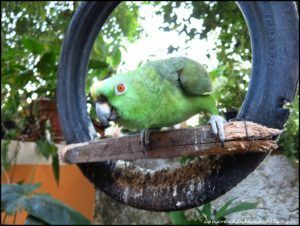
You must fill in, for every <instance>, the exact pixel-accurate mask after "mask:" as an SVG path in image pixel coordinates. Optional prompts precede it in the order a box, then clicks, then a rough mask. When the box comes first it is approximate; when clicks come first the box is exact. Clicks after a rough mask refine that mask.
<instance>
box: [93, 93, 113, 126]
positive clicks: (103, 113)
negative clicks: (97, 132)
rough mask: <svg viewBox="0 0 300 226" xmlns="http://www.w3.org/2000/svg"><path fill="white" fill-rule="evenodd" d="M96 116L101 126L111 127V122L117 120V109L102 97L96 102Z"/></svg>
mask: <svg viewBox="0 0 300 226" xmlns="http://www.w3.org/2000/svg"><path fill="white" fill-rule="evenodd" d="M96 114H97V117H98V119H99V120H100V122H101V124H102V125H103V126H105V127H109V121H114V120H116V119H117V113H116V111H115V109H114V108H113V107H111V105H109V103H108V102H107V101H106V99H105V98H102V97H101V98H99V99H98V101H97V102H96Z"/></svg>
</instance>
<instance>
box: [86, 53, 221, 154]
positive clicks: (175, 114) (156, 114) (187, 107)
mask: <svg viewBox="0 0 300 226" xmlns="http://www.w3.org/2000/svg"><path fill="white" fill-rule="evenodd" d="M90 92H91V96H92V97H93V99H94V100H95V101H96V114H97V117H98V118H99V120H100V122H101V124H102V125H103V126H109V121H115V122H116V123H118V124H119V125H121V126H124V127H125V128H127V129H130V130H142V133H141V142H142V144H143V145H144V147H146V149H148V148H149V136H150V131H151V129H157V128H162V127H169V126H172V125H175V124H177V123H180V122H182V121H185V120H187V119H188V118H190V117H191V116H193V115H195V114H197V113H199V112H201V111H204V112H208V113H210V114H211V118H210V121H209V123H210V124H211V126H212V131H213V133H214V134H215V135H219V139H220V141H221V143H222V145H223V143H224V140H225V133H224V123H225V122H226V121H225V119H224V118H223V117H221V116H219V115H218V109H217V107H216V101H215V98H214V97H213V93H212V87H211V82H210V78H209V76H208V73H207V72H206V70H205V68H204V67H203V66H202V65H201V64H199V63H197V62H196V61H194V60H191V59H189V58H186V57H172V58H168V59H164V60H156V61H152V62H148V63H146V64H145V65H143V66H141V67H138V68H137V69H136V70H134V71H131V72H127V73H122V74H118V75H114V76H112V77H109V78H107V79H104V80H102V81H98V82H95V83H94V84H93V85H92V87H91V89H90Z"/></svg>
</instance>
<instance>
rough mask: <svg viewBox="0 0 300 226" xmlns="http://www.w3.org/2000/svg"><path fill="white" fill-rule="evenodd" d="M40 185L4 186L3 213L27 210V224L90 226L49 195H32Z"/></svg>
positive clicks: (78, 215) (2, 191)
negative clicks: (76, 225)
mask: <svg viewBox="0 0 300 226" xmlns="http://www.w3.org/2000/svg"><path fill="white" fill-rule="evenodd" d="M39 186H40V184H22V185H20V184H2V185H1V212H6V213H7V214H14V213H16V212H17V211H19V210H22V209H25V211H26V212H27V213H28V214H29V219H28V220H27V221H26V223H27V224H37V223H41V222H42V223H46V224H60V225H62V224H71V225H73V224H90V221H89V220H88V219H86V218H85V217H84V216H82V215H81V214H80V213H78V212H77V211H75V210H74V209H72V208H70V207H69V206H67V205H65V204H63V203H62V202H60V201H58V200H56V199H54V198H52V197H51V196H50V195H48V194H32V193H33V191H34V190H36V189H37V188H38V187H39Z"/></svg>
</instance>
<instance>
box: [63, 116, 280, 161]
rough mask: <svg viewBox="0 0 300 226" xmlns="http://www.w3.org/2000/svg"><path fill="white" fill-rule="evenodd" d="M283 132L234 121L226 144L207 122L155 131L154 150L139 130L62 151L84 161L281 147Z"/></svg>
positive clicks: (227, 130)
mask: <svg viewBox="0 0 300 226" xmlns="http://www.w3.org/2000/svg"><path fill="white" fill-rule="evenodd" d="M245 126H246V127H247V129H246V127H245ZM282 132H283V131H282V130H278V129H272V128H268V127H265V126H262V125H259V124H256V123H253V122H248V121H247V122H245V121H234V122H229V123H227V124H226V125H225V136H226V141H225V143H224V148H222V147H221V144H220V141H219V140H218V139H217V138H216V137H215V135H214V134H212V132H211V127H210V126H208V125H206V126H200V127H196V128H187V129H177V130H167V131H159V132H153V133H151V135H150V146H151V149H150V150H142V149H141V143H140V135H139V134H136V135H130V136H124V137H118V138H108V139H103V140H100V141H90V142H85V143H78V144H70V145H67V146H66V147H64V148H63V149H62V150H61V151H60V158H61V159H62V160H63V161H65V162H68V163H82V162H99V161H107V160H134V159H147V158H172V157H179V156H200V155H209V154H233V153H245V152H248V151H249V152H260V151H271V150H274V149H276V148H277V144H276V141H274V140H272V137H275V136H278V135H280V134H281V133H282Z"/></svg>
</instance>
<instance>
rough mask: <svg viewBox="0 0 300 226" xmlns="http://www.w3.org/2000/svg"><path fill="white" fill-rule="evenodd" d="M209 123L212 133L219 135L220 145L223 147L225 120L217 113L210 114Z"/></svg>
mask: <svg viewBox="0 0 300 226" xmlns="http://www.w3.org/2000/svg"><path fill="white" fill-rule="evenodd" d="M209 123H210V125H211V128H212V131H213V133H214V134H215V135H216V136H218V137H219V139H220V142H221V146H222V148H224V141H225V131H224V124H225V123H226V120H225V119H224V118H223V117H221V116H219V115H212V116H211V117H210V120H209Z"/></svg>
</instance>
